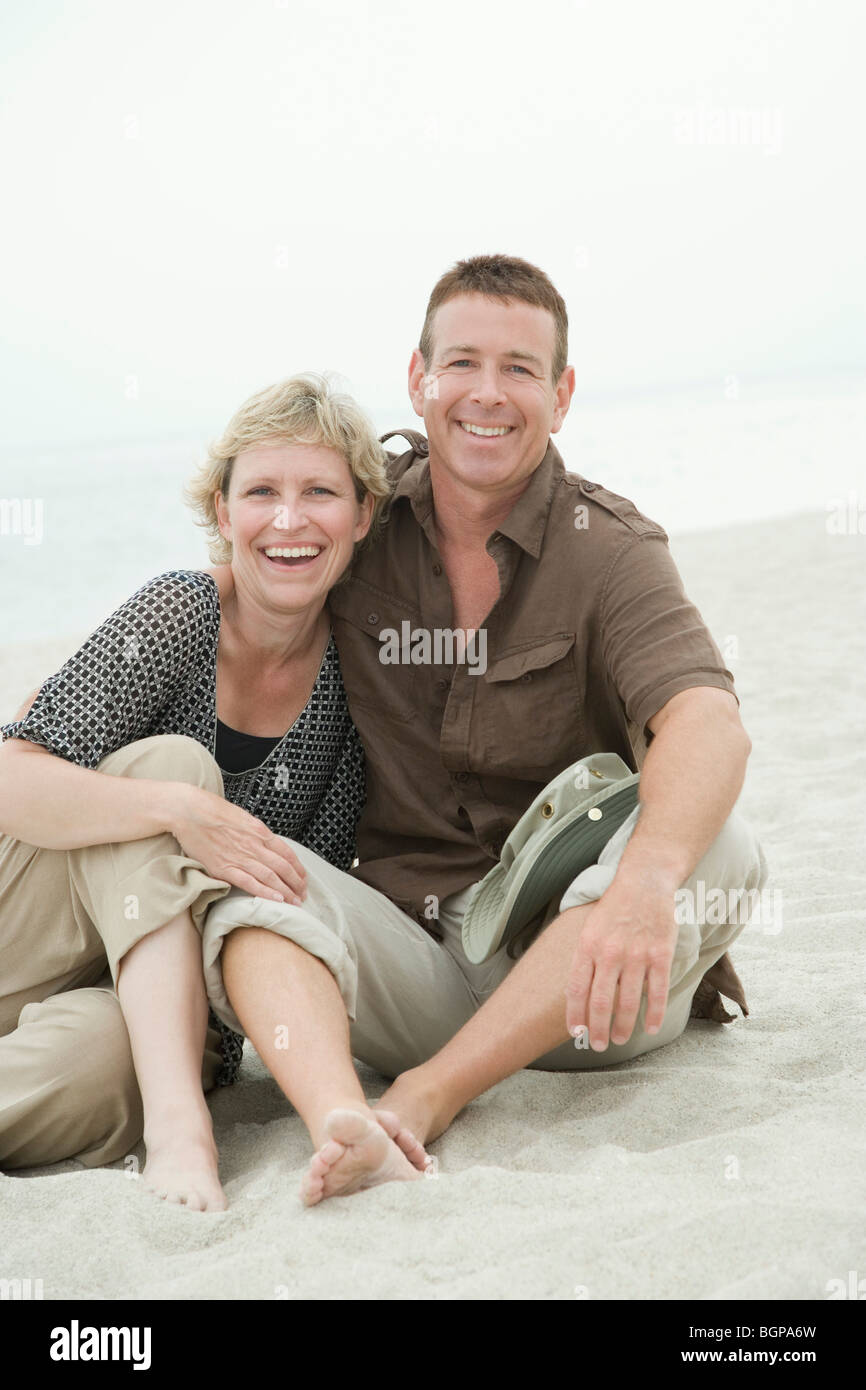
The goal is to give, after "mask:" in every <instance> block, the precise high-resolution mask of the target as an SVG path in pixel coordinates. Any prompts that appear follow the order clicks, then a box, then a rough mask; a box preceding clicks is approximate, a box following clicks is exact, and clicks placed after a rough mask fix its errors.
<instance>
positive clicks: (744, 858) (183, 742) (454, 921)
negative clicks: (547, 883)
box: [0, 737, 766, 1168]
mask: <svg viewBox="0 0 866 1390" xmlns="http://www.w3.org/2000/svg"><path fill="white" fill-rule="evenodd" d="M99 770H100V771H102V772H108V773H111V774H113V775H119V776H140V777H150V778H156V779H165V780H175V781H189V782H193V783H195V784H197V785H200V786H206V787H208V788H209V789H210V790H212V791H220V790H221V778H220V774H219V769H218V768H217V766H216V764H215V763H214V761H213V759H212V758H211V756H210V754H209V753H208V752H207V751H206V750H205V749H204V748H203V747H202V746H201V745H200V744H198V743H196V742H194V741H193V740H191V739H185V738H174V737H172V738H168V737H163V738H158V739H144V740H142V741H141V742H139V743H135V744H130V745H129V746H128V747H127V748H124V749H121V750H119V751H118V752H117V753H114V754H112V755H111V757H109V758H107V759H105V761H104V762H103V763H101V764H100V767H99ZM634 819H635V818H634V817H632V818H631V819H630V820H629V821H626V823H625V825H624V826H622V827H621V829H620V831H618V832H617V835H615V836H614V837H613V838H612V839H611V841H610V842H609V843H608V845H606V846H605V849H604V850H603V852H602V854H601V856H600V858H599V861H598V864H596V865H593V866H592V867H591V868H590V869H587V870H585V871H584V873H583V874H581V875H579V876H578V878H577V879H576V880H575V881H574V883H573V884H572V886H571V888H569V890H568V892H567V893H566V895H565V897H564V898H563V899H562V905H563V906H569V905H573V904H576V903H578V902H592V901H595V900H596V899H597V898H599V897H600V896H601V894H602V893H603V892H604V891H605V889H606V887H607V886H608V884H609V883H610V881H611V880H612V878H613V875H614V873H615V871H616V865H617V864H618V862H619V857H620V855H621V854H622V850H623V848H624V846H625V844H626V842H627V840H628V836H629V834H630V833H631V831H632V829H633V827H634ZM294 849H295V851H296V853H297V854H298V856H299V857H300V859H301V860H302V861H303V863H304V865H305V867H306V869H307V874H308V892H307V898H306V901H305V904H304V906H303V907H287V906H284V905H282V904H278V903H271V902H267V901H266V900H264V899H261V898H251V897H249V896H247V895H246V894H244V893H242V892H240V891H239V890H237V889H234V888H233V889H231V890H229V888H228V885H226V884H225V883H221V882H219V881H218V880H216V879H212V878H209V877H208V875H207V874H206V873H205V872H204V870H203V869H202V867H201V865H199V864H197V863H195V861H193V860H190V859H187V858H185V857H184V856H183V855H182V854H181V853H180V852H179V846H178V845H177V842H176V841H175V840H174V839H173V838H172V837H171V836H170V835H163V836H157V837H154V838H152V839H148V840H140V841H132V842H129V843H127V844H121V845H117V844H115V845H107V846H99V847H95V848H90V849H83V850H72V851H53V850H37V849H34V848H33V847H32V846H28V845H23V844H21V843H20V842H17V841H14V840H10V839H8V838H5V839H2V840H0V1168H4V1167H5V1168H21V1167H29V1166H32V1165H35V1164H45V1163H52V1162H55V1161H57V1160H58V1159H61V1158H67V1157H74V1158H77V1159H79V1160H80V1161H81V1162H82V1163H85V1164H87V1165H88V1166H96V1165H98V1164H101V1163H110V1162H112V1161H114V1160H115V1159H118V1158H121V1157H123V1156H124V1154H126V1153H128V1152H129V1150H130V1148H132V1147H133V1146H134V1145H135V1144H136V1143H137V1142H138V1140H139V1139H140V1137H141V1131H142V1115H141V1099H140V1096H139V1092H138V1086H137V1083H136V1080H135V1073H134V1070H133V1065H132V1057H131V1053H130V1049H129V1041H128V1037H127V1034H126V1027H125V1024H124V1022H123V1018H122V1016H121V1013H120V1008H119V1005H118V1002H117V998H116V995H115V994H114V992H113V990H112V988H111V983H112V981H113V980H115V979H116V975H117V963H118V961H119V960H120V958H121V957H122V955H123V954H124V952H125V951H127V950H129V949H130V947H131V946H132V945H134V944H135V942H136V941H137V940H139V939H140V938H141V937H142V936H144V935H146V934H147V933H148V932H150V931H155V930H156V929H157V928H158V927H160V926H163V925H164V924H165V923H166V922H168V921H170V920H172V919H173V918H174V917H175V916H177V914H178V913H179V912H181V911H182V910H183V909H184V908H187V907H188V908H189V909H190V911H191V913H192V916H193V920H194V921H195V922H196V925H197V926H198V927H199V929H200V930H202V932H203V950H204V965H205V978H206V981H207V984H208V993H209V996H210V999H211V1003H212V1005H213V1007H214V1009H215V1010H216V1012H217V1013H218V1014H219V1015H220V1017H221V1018H222V1019H223V1020H224V1021H225V1022H226V1023H228V1024H229V1025H230V1026H231V1027H234V1028H236V1029H237V1031H238V1032H243V1029H242V1028H241V1027H240V1024H239V1021H238V1020H237V1018H236V1017H235V1015H234V1013H233V1011H232V1008H231V1005H230V1003H229V1001H228V999H227V997H226V994H225V989H224V987H223V983H222V975H221V971H220V951H221V947H222V942H223V940H224V939H225V937H226V935H227V934H228V933H229V932H231V931H233V930H234V929H235V928H238V927H241V928H242V927H245V926H263V927H267V928H268V929H270V930H272V931H276V932H277V933H279V934H280V935H282V936H285V937H287V938H288V939H290V940H293V941H295V942H297V943H298V944H299V945H301V946H303V947H304V949H306V950H308V951H309V952H310V953H311V954H312V955H315V956H317V957H318V958H319V959H320V960H322V961H323V962H324V964H325V965H326V966H327V967H328V969H329V970H330V971H331V973H332V974H333V976H334V979H335V980H336V983H337V986H338V988H339V990H340V993H341V996H342V998H343V1001H344V1003H345V1005H346V1010H347V1013H348V1015H349V1019H350V1021H351V1028H350V1033H351V1046H352V1052H353V1055H354V1056H355V1057H357V1058H358V1059H359V1060H361V1061H364V1062H367V1063H369V1064H370V1065H371V1066H373V1067H375V1068H377V1070H379V1071H381V1072H383V1073H384V1074H385V1075H386V1076H396V1075H397V1074H398V1073H399V1072H401V1071H403V1070H405V1069H406V1068H407V1067H412V1066H417V1065H418V1064H419V1063H421V1062H423V1061H425V1060H426V1059H427V1058H429V1057H430V1056H432V1055H433V1053H435V1052H436V1051H438V1049H439V1048H441V1047H442V1046H443V1045H444V1044H445V1043H446V1042H447V1041H448V1039H449V1038H451V1037H453V1035H454V1034H455V1033H456V1032H457V1031H458V1030H459V1029H460V1028H461V1027H462V1026H463V1024H464V1023H466V1022H467V1020H468V1019H469V1018H471V1017H472V1015H473V1014H474V1013H475V1011H476V1010H477V1009H478V1008H479V1007H480V1005H481V1004H483V1003H484V1001H485V999H486V998H488V997H489V995H490V994H491V993H492V992H493V990H494V989H496V987H497V986H498V985H499V984H500V983H501V981H502V980H503V979H504V978H505V976H506V975H507V974H508V972H509V970H511V969H513V968H514V965H515V964H516V961H515V960H513V959H511V957H509V956H508V954H507V951H506V950H505V949H502V950H500V951H498V952H497V953H496V954H495V955H494V956H493V957H491V959H490V960H489V961H487V962H485V963H484V964H483V965H480V966H474V965H472V964H471V963H470V962H469V961H468V960H467V959H466V957H465V955H464V954H463V951H462V948H461V945H460V922H461V915H462V905H463V902H464V901H465V897H466V892H464V893H460V894H455V895H454V896H452V897H451V898H449V899H446V900H445V901H444V902H443V903H442V904H441V905H440V912H439V924H440V927H441V928H442V929H443V931H444V933H445V939H444V941H443V942H442V943H441V944H440V943H439V942H437V941H435V940H434V939H433V938H432V937H431V936H430V935H428V933H426V932H425V931H423V930H422V928H421V927H419V926H418V924H417V923H416V922H414V921H413V920H412V919H411V918H410V917H407V916H406V915H405V914H404V913H403V912H401V911H400V910H399V909H398V908H396V907H394V905H393V904H392V903H391V902H389V900H388V899H386V898H384V897H383V896H382V895H381V894H379V893H377V892H376V891H375V890H373V889H371V888H368V887H367V886H366V885H365V884H363V883H361V882H359V881H358V880H357V879H355V878H353V877H352V876H351V875H349V874H345V873H342V872H341V871H340V870H339V869H335V868H334V867H333V866H332V865H330V864H328V863H326V862H325V861H324V860H323V859H321V858H319V857H318V856H317V855H315V854H313V853H312V851H310V850H308V849H305V848H304V847H303V846H301V845H298V844H296V843H295V844H294ZM765 877H766V866H765V863H764V859H763V855H762V853H761V850H760V846H759V845H758V843H757V841H756V839H755V837H754V835H753V834H752V832H751V831H750V830H749V828H748V826H746V825H745V824H744V822H743V821H742V820H741V819H740V818H739V817H738V816H737V815H736V814H733V815H732V816H731V817H730V818H729V819H728V821H727V822H726V824H725V826H724V827H723V829H722V831H721V833H720V835H719V836H718V838H717V839H716V841H715V842H714V844H713V845H712V846H711V847H710V849H709V850H708V851H707V854H706V855H705V856H704V858H703V860H702V861H701V863H700V864H699V865H698V867H697V869H696V870H695V873H694V875H693V876H692V878H691V879H690V880H689V881H688V883H687V885H685V886H686V887H688V886H689V885H692V884H695V883H696V881H697V880H698V879H703V881H704V883H705V884H707V885H711V886H713V887H717V888H722V889H724V890H726V891H727V890H728V889H730V888H734V889H737V890H739V889H743V888H745V889H748V890H752V889H755V888H760V887H762V886H763V883H764V881H765ZM467 891H468V890H467ZM558 907H559V904H558V903H557V904H552V905H551V913H550V914H548V915H552V913H553V912H555V911H556V909H557V908H558ZM136 914H137V915H136ZM742 925H743V924H742V923H741V922H730V923H729V922H727V921H724V922H720V923H718V924H716V925H712V926H709V925H691V926H689V925H685V926H683V927H681V929H680V934H679V938H678V942H677V951H676V956H675V959H674V964H673V969H672V973H671V989H670V994H669V999H668V1007H667V1012H666V1016H665V1021H664V1024H663V1026H662V1029H661V1031H660V1032H659V1033H658V1034H656V1035H655V1036H653V1037H650V1036H648V1035H647V1034H645V1033H644V1032H643V1028H642V1023H643V1012H641V1015H640V1016H639V1018H638V1022H637V1024H636V1026H635V1030H634V1033H633V1034H632V1037H631V1039H630V1040H629V1042H628V1043H626V1044H623V1045H621V1046H615V1045H613V1044H612V1045H611V1046H610V1047H609V1048H608V1049H607V1050H606V1051H605V1052H600V1053H596V1052H593V1051H591V1050H588V1049H576V1048H575V1047H574V1046H573V1045H572V1044H571V1043H570V1042H568V1043H565V1044H564V1045H563V1046H562V1047H560V1048H557V1049H556V1050H555V1051H553V1052H551V1053H549V1054H547V1055H546V1056H545V1057H542V1058H539V1059H538V1060H537V1061H536V1062H535V1063H534V1065H535V1066H537V1067H541V1068H548V1069H556V1070H560V1069H575V1068H585V1067H597V1066H609V1065H610V1064H611V1063H615V1062H620V1061H625V1060H627V1059H628V1058H630V1057H635V1056H638V1055H640V1054H641V1053H643V1052H648V1051H650V1050H651V1049H652V1048H656V1047H661V1046H663V1045H664V1044H665V1043H668V1042H671V1041H672V1040H673V1039H674V1038H676V1037H678V1036H679V1035H680V1034H681V1033H682V1031H683V1029H684V1028H685V1026H686V1023H687V1021H688V1017H689V1009H690V1004H691V999H692V995H693V994H694V991H695V989H696V988H697V985H698V983H699V982H700V979H701V977H702V975H703V974H704V973H705V972H706V971H707V970H708V969H709V968H710V966H711V965H712V964H713V963H714V961H716V960H718V959H719V957H720V956H721V955H723V953H724V952H725V951H726V950H727V949H728V947H729V945H730V944H731V942H732V941H733V940H734V939H735V938H736V937H737V935H738V934H739V932H740V931H741V930H742ZM3 1035H5V1036H3ZM217 1041H218V1040H217V1034H216V1033H215V1032H213V1031H209V1033H208V1045H207V1051H206V1053H205V1058H204V1067H203V1084H204V1087H205V1089H206V1090H207V1089H209V1088H210V1087H211V1086H212V1085H213V1081H214V1077H215V1075H216V1072H217V1071H218V1069H219V1064H220V1057H219V1056H218V1054H217V1051H216V1048H217Z"/></svg>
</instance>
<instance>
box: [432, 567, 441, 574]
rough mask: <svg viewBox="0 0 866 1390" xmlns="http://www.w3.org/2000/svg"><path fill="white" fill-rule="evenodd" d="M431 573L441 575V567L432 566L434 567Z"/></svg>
mask: <svg viewBox="0 0 866 1390" xmlns="http://www.w3.org/2000/svg"><path fill="white" fill-rule="evenodd" d="M433 573H434V574H441V573H442V566H441V565H434V566H433Z"/></svg>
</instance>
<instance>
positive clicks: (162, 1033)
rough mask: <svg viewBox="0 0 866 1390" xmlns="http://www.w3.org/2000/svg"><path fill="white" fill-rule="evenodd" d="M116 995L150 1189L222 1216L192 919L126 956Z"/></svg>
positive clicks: (184, 916) (184, 918) (203, 998)
mask: <svg viewBox="0 0 866 1390" xmlns="http://www.w3.org/2000/svg"><path fill="white" fill-rule="evenodd" d="M116 991H117V997H118V999H119V1000H120V1007H121V1009H122V1010H123V1017H124V1019H125V1020H126V1027H127V1031H128V1033H129V1039H130V1043H131V1045H132V1056H133V1061H134V1062H135V1073H136V1076H137V1077H138V1085H139V1089H140V1090H141V1098H142V1102H143V1105H144V1142H145V1146H146V1148H147V1162H146V1165H145V1169H144V1174H143V1177H144V1181H145V1184H146V1186H147V1187H149V1188H150V1189H151V1190H152V1191H154V1192H155V1193H156V1194H157V1196H159V1197H163V1198H165V1199H166V1200H167V1201H170V1202H181V1203H185V1204H186V1206H187V1207H190V1208H191V1209H193V1210H195V1211H224V1210H225V1208H226V1205H227V1203H226V1198H225V1193H224V1192H223V1190H222V1187H221V1186H220V1182H219V1176H218V1164H217V1150H216V1145H215V1144H214V1138H213V1124H212V1122H211V1116H210V1111H209V1110H208V1107H207V1102H206V1100H205V1097H204V1091H203V1090H202V1081H201V1069H202V1058H203V1055H204V1043H205V1035H206V1033H207V1016H208V1006H207V995H206V993H205V986H204V975H203V972H202V959H201V937H200V935H199V933H198V931H197V930H196V928H195V926H194V925H193V921H192V918H191V917H190V914H189V912H188V911H185V912H182V913H181V914H180V916H178V917H175V918H174V919H173V921H171V922H168V923H167V924H166V925H165V926H164V927H160V929H159V930H158V931H155V932H151V933H150V934H149V935H148V936H145V937H143V938H142V940H141V941H139V942H137V943H136V945H135V946H133V947H132V949H131V950H129V951H127V953H126V955H125V956H124V957H123V959H122V961H121V962H120V966H119V969H118V976H117V983H116Z"/></svg>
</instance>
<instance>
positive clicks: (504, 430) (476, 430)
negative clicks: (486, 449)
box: [460, 420, 511, 434]
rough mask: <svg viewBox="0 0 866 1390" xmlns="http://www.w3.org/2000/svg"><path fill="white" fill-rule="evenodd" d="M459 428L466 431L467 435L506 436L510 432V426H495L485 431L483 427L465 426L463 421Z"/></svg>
mask: <svg viewBox="0 0 866 1390" xmlns="http://www.w3.org/2000/svg"><path fill="white" fill-rule="evenodd" d="M460 428H461V429H463V430H466V432H467V434H508V433H509V432H510V430H511V426H510V425H495V426H493V427H492V428H491V429H485V427H484V426H483V425H467V423H466V421H465V420H461V421H460Z"/></svg>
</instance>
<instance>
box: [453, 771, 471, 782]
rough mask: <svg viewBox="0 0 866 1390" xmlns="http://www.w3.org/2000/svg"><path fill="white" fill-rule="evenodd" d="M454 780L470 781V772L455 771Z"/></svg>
mask: <svg viewBox="0 0 866 1390" xmlns="http://www.w3.org/2000/svg"><path fill="white" fill-rule="evenodd" d="M454 781H455V782H468V781H469V773H468V772H455V774H454Z"/></svg>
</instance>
